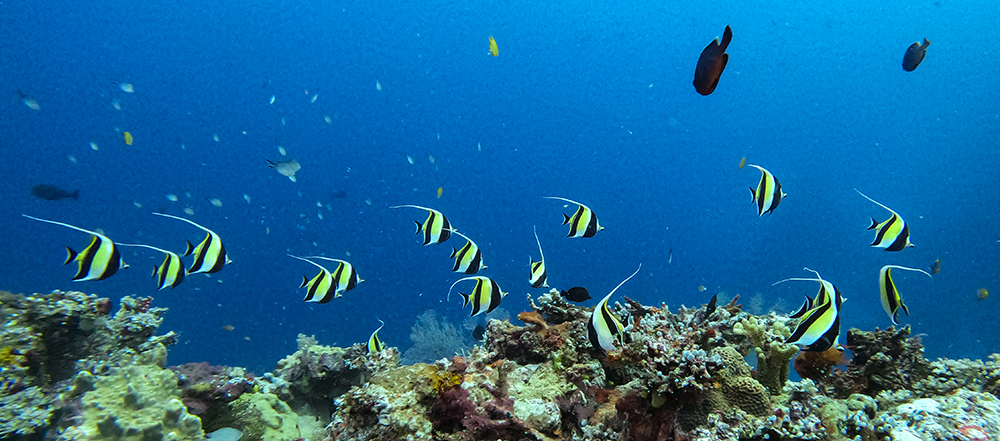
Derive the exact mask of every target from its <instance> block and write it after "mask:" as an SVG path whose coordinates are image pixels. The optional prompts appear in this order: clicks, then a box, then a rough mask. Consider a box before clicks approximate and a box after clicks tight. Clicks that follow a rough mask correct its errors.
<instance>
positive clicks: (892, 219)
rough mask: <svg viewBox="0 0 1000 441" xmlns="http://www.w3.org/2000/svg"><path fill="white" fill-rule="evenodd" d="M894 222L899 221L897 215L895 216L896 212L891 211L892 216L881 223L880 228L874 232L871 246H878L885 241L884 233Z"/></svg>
mask: <svg viewBox="0 0 1000 441" xmlns="http://www.w3.org/2000/svg"><path fill="white" fill-rule="evenodd" d="M896 222H899V216H896V214H895V213H893V215H892V217H890V218H889V220H887V221H885V224H884V225H882V228H879V229H878V232H877V233H875V241H874V242H872V246H878V245H881V244H882V243H883V242H885V240H886V237H885V235H886V234H887V233H888V232H889V228H891V227H892V226H893V225H894V224H895V223H896Z"/></svg>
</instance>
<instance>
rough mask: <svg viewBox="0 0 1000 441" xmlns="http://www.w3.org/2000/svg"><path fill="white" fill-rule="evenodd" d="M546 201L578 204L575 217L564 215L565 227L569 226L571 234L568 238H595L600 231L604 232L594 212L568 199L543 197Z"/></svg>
mask: <svg viewBox="0 0 1000 441" xmlns="http://www.w3.org/2000/svg"><path fill="white" fill-rule="evenodd" d="M543 197H544V198H545V199H558V200H560V201H566V202H569V203H571V204H576V205H578V206H579V207H578V208H577V209H576V213H573V216H572V217H570V216H567V215H566V213H563V223H562V224H563V225H566V224H569V234H568V235H566V237H594V235H595V234H597V232H598V231H599V230H603V229H604V227H602V226H601V225H600V224H599V223H597V215H596V214H594V211H593V210H591V209H590V207H587V206H586V205H583V204H581V203H579V202H576V201H571V200H569V199H566V198H561V197H558V196H543Z"/></svg>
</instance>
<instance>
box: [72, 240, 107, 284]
mask: <svg viewBox="0 0 1000 441" xmlns="http://www.w3.org/2000/svg"><path fill="white" fill-rule="evenodd" d="M102 243H104V241H102V240H101V238H100V237H97V236H94V239H93V240H91V241H90V245H87V248H84V249H83V251H80V253H79V254H77V259H79V261H78V262H79V265H78V269H77V271H76V275H75V276H73V280H80V279H84V278H86V277H87V276H88V275H90V267H91V266H92V265H93V263H94V256H95V254H97V250H98V249H99V248H100V246H101V244H102ZM98 280H100V279H98Z"/></svg>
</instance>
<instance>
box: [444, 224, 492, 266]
mask: <svg viewBox="0 0 1000 441" xmlns="http://www.w3.org/2000/svg"><path fill="white" fill-rule="evenodd" d="M451 232H452V233H455V234H457V235H459V236H462V238H464V239H465V245H462V248H459V249H456V248H455V247H452V248H451V256H449V257H448V258H449V259H455V266H454V267H452V269H451V270H452V271H454V272H456V273H463V274H475V273H478V272H479V270H481V269H485V268H486V264H484V263H483V251H482V250H481V249H479V245H476V242H474V241H473V240H472V239H470V238H469V236H466V235H464V234H462V233H459V232H458V231H451Z"/></svg>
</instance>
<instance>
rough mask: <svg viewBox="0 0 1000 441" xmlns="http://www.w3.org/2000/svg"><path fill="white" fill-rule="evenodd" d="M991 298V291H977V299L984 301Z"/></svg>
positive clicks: (983, 289) (981, 289)
mask: <svg viewBox="0 0 1000 441" xmlns="http://www.w3.org/2000/svg"><path fill="white" fill-rule="evenodd" d="M989 296H990V291H989V290H987V289H986V288H979V289H978V290H976V298H977V299H979V300H983V299H985V298H987V297H989Z"/></svg>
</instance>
